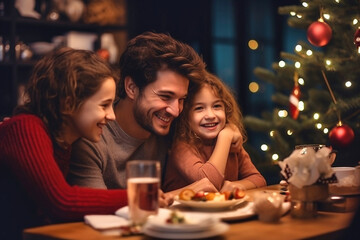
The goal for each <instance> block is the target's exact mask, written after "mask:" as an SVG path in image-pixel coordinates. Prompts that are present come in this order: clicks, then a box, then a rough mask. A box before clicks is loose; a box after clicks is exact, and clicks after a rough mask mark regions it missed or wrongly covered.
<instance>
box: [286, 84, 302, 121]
mask: <svg viewBox="0 0 360 240" xmlns="http://www.w3.org/2000/svg"><path fill="white" fill-rule="evenodd" d="M299 100H300V87H299V85H298V84H295V86H294V88H293V90H292V92H291V94H290V97H289V102H290V106H289V111H290V116H291V117H292V118H293V119H295V120H296V119H297V118H298V116H299Z"/></svg>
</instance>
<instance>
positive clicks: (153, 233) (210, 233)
mask: <svg viewBox="0 0 360 240" xmlns="http://www.w3.org/2000/svg"><path fill="white" fill-rule="evenodd" d="M227 230H229V225H228V224H226V223H223V222H218V223H217V224H214V225H213V226H212V227H210V228H209V229H207V230H206V231H198V232H162V231H157V230H155V229H152V228H150V227H147V225H145V226H144V228H143V233H144V234H145V235H148V236H150V237H156V238H165V239H201V238H209V237H214V236H217V235H220V234H223V233H224V232H226V231H227Z"/></svg>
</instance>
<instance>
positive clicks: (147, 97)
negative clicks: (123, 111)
mask: <svg viewBox="0 0 360 240" xmlns="http://www.w3.org/2000/svg"><path fill="white" fill-rule="evenodd" d="M188 87H189V80H188V79H187V78H185V77H183V76H182V75H180V74H178V73H176V72H174V71H171V70H163V71H158V73H157V77H156V80H155V81H154V82H153V83H150V84H149V85H147V86H146V87H145V88H144V89H143V91H142V93H140V94H139V96H138V97H137V98H136V100H135V105H134V115H135V119H136V121H137V122H138V124H139V125H140V126H142V127H143V128H144V129H146V130H147V131H149V132H152V133H155V134H157V135H166V134H168V133H169V129H170V125H171V123H172V121H173V120H174V119H175V118H176V117H178V116H179V114H180V112H181V111H182V110H183V104H184V99H185V98H186V95H187V92H188Z"/></svg>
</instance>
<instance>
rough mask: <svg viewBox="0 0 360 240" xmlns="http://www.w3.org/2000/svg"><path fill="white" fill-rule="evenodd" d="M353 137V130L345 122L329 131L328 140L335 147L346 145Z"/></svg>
mask: <svg viewBox="0 0 360 240" xmlns="http://www.w3.org/2000/svg"><path fill="white" fill-rule="evenodd" d="M354 137H355V134H354V131H353V130H352V129H351V127H349V126H348V125H345V124H343V125H338V126H336V127H334V128H333V129H332V130H331V131H330V133H329V138H330V142H331V144H332V145H334V146H336V147H346V146H348V145H349V144H350V143H351V142H352V141H353V140H354Z"/></svg>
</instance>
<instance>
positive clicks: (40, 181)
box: [0, 48, 127, 239]
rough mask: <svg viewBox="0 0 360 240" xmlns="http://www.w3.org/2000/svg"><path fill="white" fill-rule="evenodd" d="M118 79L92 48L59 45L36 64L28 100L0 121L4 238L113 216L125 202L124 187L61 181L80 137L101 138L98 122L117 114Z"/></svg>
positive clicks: (96, 139)
mask: <svg viewBox="0 0 360 240" xmlns="http://www.w3.org/2000/svg"><path fill="white" fill-rule="evenodd" d="M116 81H117V77H116V74H115V73H114V72H113V71H112V69H111V68H110V67H109V66H108V64H107V63H106V62H105V61H104V60H102V59H101V58H100V57H99V56H97V55H96V54H95V53H93V52H91V51H85V50H73V49H69V48H64V49H60V50H57V51H56V52H54V53H52V54H50V55H48V56H45V57H44V58H43V59H41V60H40V61H39V62H38V63H37V64H36V66H35V68H34V71H33V73H32V75H31V77H30V81H29V87H28V89H27V92H26V93H27V98H28V100H27V101H26V103H25V104H24V105H23V106H21V107H19V108H18V109H16V110H15V115H14V116H13V117H11V119H10V120H6V121H4V122H3V123H2V124H1V125H0V169H1V170H0V178H1V181H0V183H1V191H2V193H1V195H2V197H1V208H2V210H1V217H2V218H5V219H6V221H7V225H6V226H4V225H3V226H2V228H3V229H4V230H5V231H3V230H2V231H1V233H0V238H1V239H10V238H11V239H13V238H14V237H15V238H21V231H22V229H23V228H25V227H30V226H37V225H42V224H46V223H50V222H59V221H78V220H82V219H83V217H84V215H86V214H113V213H114V212H115V210H117V209H118V208H120V207H123V206H125V205H127V195H126V190H100V189H90V188H80V187H77V186H70V185H69V184H68V183H67V182H66V181H65V176H66V174H67V172H68V167H69V159H70V153H71V144H72V143H73V142H74V141H75V140H77V139H79V138H80V137H84V138H87V139H89V140H91V141H99V140H100V135H101V133H102V127H103V126H104V125H105V124H106V122H107V121H110V120H114V119H115V115H114V112H113V108H112V105H113V101H114V98H115V88H116V87H115V86H116ZM12 219H14V220H13V222H11V221H12ZM2 222H4V221H2ZM7 234H8V235H7Z"/></svg>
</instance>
